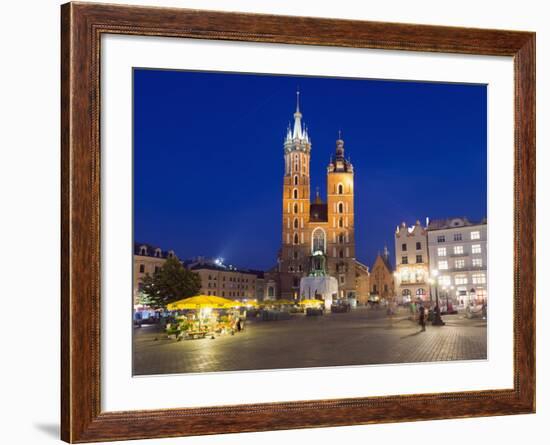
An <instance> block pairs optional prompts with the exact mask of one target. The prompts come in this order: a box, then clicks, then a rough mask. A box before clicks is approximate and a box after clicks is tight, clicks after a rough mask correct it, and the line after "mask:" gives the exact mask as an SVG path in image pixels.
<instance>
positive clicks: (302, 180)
mask: <svg viewBox="0 0 550 445" xmlns="http://www.w3.org/2000/svg"><path fill="white" fill-rule="evenodd" d="M300 105H301V104H300V90H297V91H296V109H295V111H294V125H293V126H292V128H291V126H290V124H289V126H288V128H287V133H286V137H285V140H284V159H285V172H284V177H283V215H282V216H283V221H282V228H283V231H282V232H283V233H282V248H281V252H280V257H279V260H280V262H279V267H280V270H281V272H283V271H284V275H283V278H282V280H283V282H282V283H281V286H282V288H283V289H285V291H284V297H285V298H297V297H298V296H299V292H300V278H301V277H302V276H305V274H306V272H307V269H308V263H307V258H308V256H309V253H310V252H309V248H308V245H309V244H308V242H309V240H310V233H309V219H310V206H311V202H310V176H309V164H310V152H311V140H310V139H309V135H308V131H307V128H306V126H305V124H304V123H303V121H302V117H303V116H302V112H301V110H300Z"/></svg>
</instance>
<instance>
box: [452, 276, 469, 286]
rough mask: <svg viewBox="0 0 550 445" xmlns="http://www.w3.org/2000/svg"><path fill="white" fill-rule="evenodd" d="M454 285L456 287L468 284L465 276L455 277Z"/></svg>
mask: <svg viewBox="0 0 550 445" xmlns="http://www.w3.org/2000/svg"><path fill="white" fill-rule="evenodd" d="M455 284H456V285H458V286H460V285H462V284H468V277H467V276H466V275H457V276H456V277H455Z"/></svg>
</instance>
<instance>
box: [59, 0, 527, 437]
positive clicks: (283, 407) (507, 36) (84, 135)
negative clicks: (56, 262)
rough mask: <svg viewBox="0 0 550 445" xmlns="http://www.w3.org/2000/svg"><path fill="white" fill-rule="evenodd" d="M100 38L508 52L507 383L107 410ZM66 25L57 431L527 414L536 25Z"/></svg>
mask: <svg viewBox="0 0 550 445" xmlns="http://www.w3.org/2000/svg"><path fill="white" fill-rule="evenodd" d="M103 34H127V35H145V36H166V37H177V38H192V39H218V40H237V41H248V42H273V43H284V44H300V45H322V46H337V47H354V48H379V49H391V50H408V51H428V52H446V53H462V54H478V55H497V56H511V57H513V59H514V70H515V80H514V82H515V86H514V88H515V92H514V94H515V128H514V132H515V160H514V161H515V167H514V169H515V172H514V175H515V176H514V184H515V187H514V290H513V292H514V387H513V389H510V390H485V391H473V392H455V393H437V394H418V395H403V396H387V397H368V398H348V399H331V400H316V401H300V402H288V403H263V404H249V405H236V406H224V407H221V406H219V407H216V406H214V407H208V408H181V409H167V410H151V411H129V412H102V410H101V404H100V357H101V350H100V337H101V332H100V305H101V298H100V280H101V277H100V231H101V227H100V199H101V196H100V181H101V176H100V162H101V159H100V138H99V134H100V133H99V132H100V120H99V115H100V110H101V108H100V78H99V73H100V56H101V44H100V43H101V40H100V39H101V36H102V35H103ZM61 35H62V43H61V148H62V157H61V167H62V168H61V170H62V177H61V198H62V209H61V221H62V226H61V232H62V244H61V259H62V260H61V261H62V264H61V266H62V267H61V269H62V275H61V289H62V295H61V296H62V298H61V314H62V317H61V330H62V341H61V369H62V374H61V436H62V439H63V440H65V441H67V442H71V443H72V442H95V441H105V440H122V439H139V438H153V437H173V436H186V435H200V434H216V433H230V432H244V431H265V430H280V429H289V428H309V427H323V426H339V425H354V424H368V423H380V422H403V421H412V420H427V419H442V418H460V417H474V416H494V415H507V414H520V413H533V412H535V34H534V33H530V32H517V31H501V30H485V29H467V28H452V27H439V26H424V25H422V26H421V25H408V24H390V23H380V22H362V21H351V20H332V19H319V18H305V17H287V16H270V15H256V14H241V13H221V12H212V11H197V10H186V9H171V8H148V7H133V6H117V5H106V4H92V3H84V4H83V3H68V4H65V5H63V6H62V7H61ZM503 254H506V253H505V252H503Z"/></svg>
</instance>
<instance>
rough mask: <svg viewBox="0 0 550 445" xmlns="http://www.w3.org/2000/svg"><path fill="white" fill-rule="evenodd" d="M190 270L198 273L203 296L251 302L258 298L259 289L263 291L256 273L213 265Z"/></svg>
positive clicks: (204, 265)
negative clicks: (248, 300)
mask: <svg viewBox="0 0 550 445" xmlns="http://www.w3.org/2000/svg"><path fill="white" fill-rule="evenodd" d="M189 269H190V270H192V271H193V272H196V273H198V274H199V276H200V278H201V290H200V293H201V295H215V296H217V297H224V298H229V299H231V300H235V299H238V300H242V299H250V300H251V299H257V298H258V293H257V291H258V287H260V288H261V289H263V286H261V284H260V283H258V275H257V273H255V272H251V271H247V270H239V269H234V268H231V269H229V268H227V267H223V266H220V265H216V264H212V263H198V264H194V265H191V266H190V267H189ZM259 284H260V286H259ZM262 294H263V290H262Z"/></svg>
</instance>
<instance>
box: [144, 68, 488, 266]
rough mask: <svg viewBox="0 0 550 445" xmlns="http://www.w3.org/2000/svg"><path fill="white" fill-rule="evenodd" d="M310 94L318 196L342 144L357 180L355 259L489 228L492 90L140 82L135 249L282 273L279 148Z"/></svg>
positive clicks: (179, 78)
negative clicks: (429, 231) (409, 229)
mask: <svg viewBox="0 0 550 445" xmlns="http://www.w3.org/2000/svg"><path fill="white" fill-rule="evenodd" d="M297 87H299V89H300V92H301V94H300V98H301V106H300V108H301V111H302V113H303V118H302V119H303V122H305V124H306V125H307V126H308V129H309V135H310V137H311V139H312V152H311V194H312V198H313V197H314V195H315V188H316V187H317V186H318V187H319V189H320V191H321V196H322V197H323V199H326V189H325V188H326V167H327V164H328V162H329V158H330V156H331V154H332V153H333V152H334V149H335V140H336V139H337V136H338V130H339V129H341V130H342V133H343V139H344V140H345V149H346V156H349V157H350V158H351V161H352V163H353V165H354V170H355V212H356V213H355V237H356V256H357V259H358V260H359V261H361V262H364V263H365V264H368V265H369V266H372V263H373V261H374V259H375V257H376V254H377V252H378V251H381V250H382V249H383V247H384V245H385V244H386V245H387V246H388V247H389V249H390V252H392V257H393V250H394V248H393V246H394V241H393V240H394V238H393V234H394V231H395V227H396V226H397V225H398V224H399V223H401V222H402V221H405V222H406V223H407V224H408V225H412V224H414V222H415V221H416V220H417V219H419V220H420V221H421V222H425V218H426V217H427V216H428V217H430V218H431V219H437V218H446V217H453V216H466V217H468V218H470V219H471V220H479V219H481V218H483V217H485V216H486V214H487V173H486V172H487V92H486V86H485V85H463V84H443V83H428V82H411V81H404V82H400V81H381V80H364V79H339V78H318V77H297V76H271V75H255V74H250V75H247V74H228V73H205V72H187V71H161V70H148V69H135V70H134V238H135V241H137V242H145V243H150V244H153V245H157V246H160V247H162V248H163V249H166V250H168V249H174V250H175V251H176V253H177V255H178V256H179V258H181V259H188V258H191V257H195V256H199V255H202V256H206V257H223V258H224V259H225V261H226V262H227V263H231V264H233V265H236V266H238V267H243V268H257V269H268V268H270V267H272V266H273V265H275V264H276V257H277V251H278V249H279V247H280V244H281V222H282V218H281V206H282V180H283V174H284V170H283V168H284V165H283V139H284V136H285V135H286V128H287V125H288V123H289V122H292V121H293V116H292V115H293V113H294V110H295V108H296V93H295V92H296V89H297Z"/></svg>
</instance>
